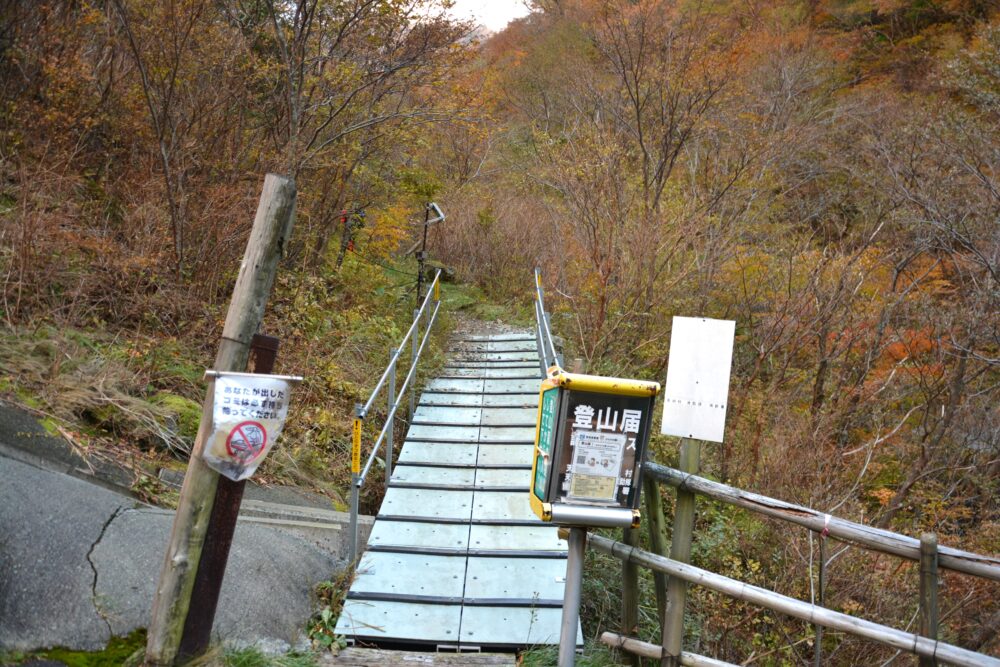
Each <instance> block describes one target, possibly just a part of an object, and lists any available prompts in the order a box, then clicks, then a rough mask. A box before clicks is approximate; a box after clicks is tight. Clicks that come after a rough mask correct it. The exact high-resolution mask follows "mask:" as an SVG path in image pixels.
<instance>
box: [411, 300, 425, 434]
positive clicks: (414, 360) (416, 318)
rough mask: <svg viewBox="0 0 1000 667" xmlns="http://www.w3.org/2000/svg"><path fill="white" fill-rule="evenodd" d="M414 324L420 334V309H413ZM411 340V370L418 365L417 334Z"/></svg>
mask: <svg viewBox="0 0 1000 667" xmlns="http://www.w3.org/2000/svg"><path fill="white" fill-rule="evenodd" d="M427 295H428V296H430V292H428V293H427ZM413 324H414V325H417V333H418V334H419V333H420V326H419V324H420V311H419V310H415V311H413ZM410 342H411V343H412V344H413V345H412V353H411V356H410V370H413V369H414V368H416V367H417V336H414V337H413V338H411V339H410ZM413 394H414V392H412V391H411V392H410V418H409V421H410V423H411V424H412V423H413V413H414V411H415V410H416V403H417V397H416V396H414V395H413Z"/></svg>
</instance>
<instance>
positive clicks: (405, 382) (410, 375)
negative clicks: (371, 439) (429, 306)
mask: <svg viewBox="0 0 1000 667" xmlns="http://www.w3.org/2000/svg"><path fill="white" fill-rule="evenodd" d="M440 308H441V304H440V302H438V304H437V305H435V306H434V310H433V314H432V316H431V325H432V326H433V324H434V322H435V321H436V320H437V315H438V310H440ZM430 332H431V330H430V328H428V329H427V331H425V332H424V335H423V338H422V339H421V341H420V346H419V347H418V348H417V352H416V358H417V359H419V358H420V355H421V354H422V353H423V351H424V347H425V346H426V345H427V341H428V340H429V339H430ZM416 372H417V364H415V363H414V364H411V365H410V370H409V372H408V373H407V374H406V379H405V380H403V385H402V387H400V389H399V393H398V394H397V396H396V401H395V403H396V404H395V406H393V409H392V411H391V412H390V413H389V415H387V418H386V424H385V426H383V427H382V430H381V431H380V432H379V434H378V438H377V439H376V440H375V445H374V446H373V447H372V453H371V454H370V455H369V456H368V461H367V462H366V463H365V467H364V468H362V469H361V483H362V484H364V481H365V477H367V476H368V471H369V470H370V469H371V467H372V464H373V463H375V456H376V454H378V450H379V447H380V446H381V444H382V441H383V440H385V436H386V433H387V432H388V430H389V421H390V420H392V418H393V417H394V416H395V415H396V412H397V411H398V410H399V406H400V404H401V403H402V398H403V396H405V395H406V391H407V389H408V388H409V386H410V382H411V381H412V380H413V378H414V376H415V375H416Z"/></svg>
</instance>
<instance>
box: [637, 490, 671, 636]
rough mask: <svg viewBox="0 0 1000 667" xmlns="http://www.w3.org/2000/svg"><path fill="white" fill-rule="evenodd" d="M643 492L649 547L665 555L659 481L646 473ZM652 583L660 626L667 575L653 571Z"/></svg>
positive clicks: (664, 524) (661, 498) (665, 598)
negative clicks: (644, 495)
mask: <svg viewBox="0 0 1000 667" xmlns="http://www.w3.org/2000/svg"><path fill="white" fill-rule="evenodd" d="M642 486H643V493H645V494H646V498H645V502H646V526H647V527H648V530H649V548H650V550H651V551H652V552H653V553H654V554H657V555H658V556H667V555H668V552H667V521H666V518H665V517H664V516H663V496H661V495H660V483H659V482H657V481H656V480H655V479H653V478H652V477H650V476H649V475H646V476H645V477H644V478H643V480H642ZM653 583H654V585H655V588H656V610H657V612H658V618H659V619H660V626H661V627H662V626H663V621H664V619H665V618H666V610H667V576H666V575H665V574H663V573H662V572H655V571H654V572H653Z"/></svg>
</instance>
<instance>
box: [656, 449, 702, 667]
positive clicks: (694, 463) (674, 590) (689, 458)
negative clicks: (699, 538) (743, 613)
mask: <svg viewBox="0 0 1000 667" xmlns="http://www.w3.org/2000/svg"><path fill="white" fill-rule="evenodd" d="M700 458H701V442H700V441H698V440H689V439H687V438H684V439H683V440H681V456H680V468H681V470H682V471H683V472H686V473H689V474H692V475H694V474H697V473H698V464H699V459H700ZM694 509H695V495H694V493H692V492H690V491H682V490H681V489H678V490H677V509H676V510H675V511H674V529H673V537H672V539H671V543H670V557H671V558H672V559H673V560H676V561H680V562H682V563H688V562H690V561H691V541H692V533H693V532H694ZM686 599H687V583H686V582H684V581H683V580H682V579H678V578H677V577H670V579H669V580H668V581H667V610H666V618H665V619H664V621H663V636H662V640H663V660H662V662H661V664H662V665H663V667H679V665H680V664H681V662H680V656H681V647H682V645H683V642H684V604H685V602H686Z"/></svg>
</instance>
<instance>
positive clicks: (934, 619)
mask: <svg viewBox="0 0 1000 667" xmlns="http://www.w3.org/2000/svg"><path fill="white" fill-rule="evenodd" d="M920 634H921V635H923V636H924V637H927V638H929V639H934V640H937V638H938V544H937V535H935V534H934V533H924V534H923V535H921V536H920ZM936 665H937V660H935V659H934V658H928V657H924V656H921V657H920V667H936Z"/></svg>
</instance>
